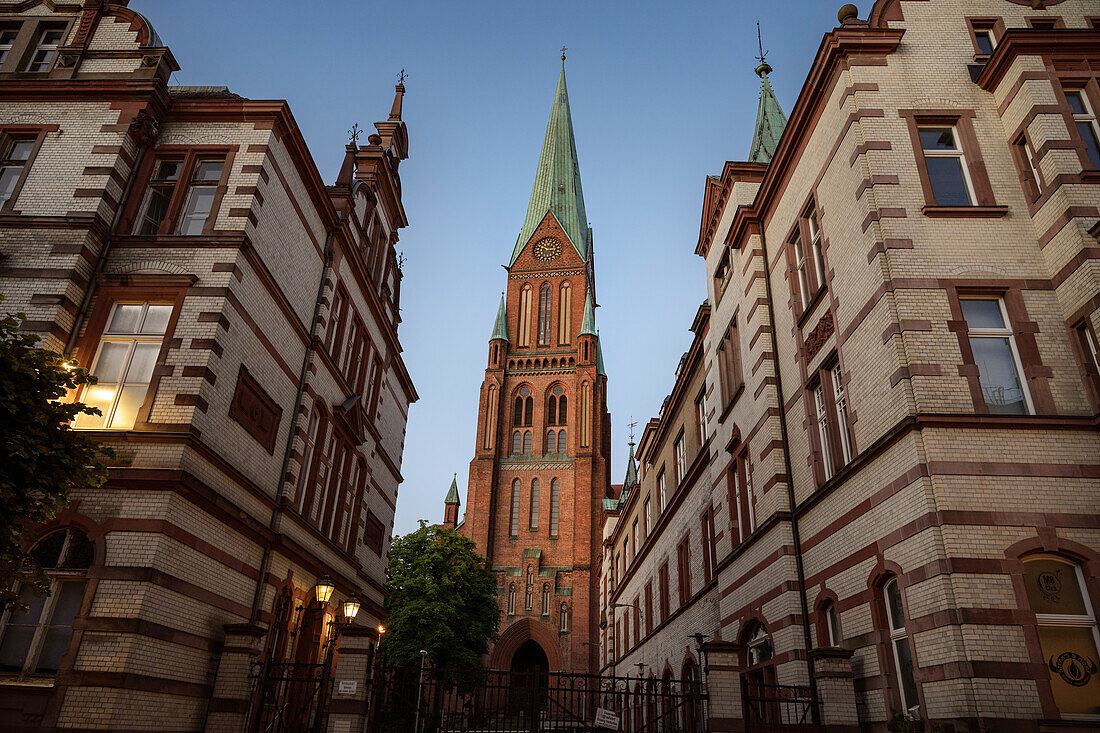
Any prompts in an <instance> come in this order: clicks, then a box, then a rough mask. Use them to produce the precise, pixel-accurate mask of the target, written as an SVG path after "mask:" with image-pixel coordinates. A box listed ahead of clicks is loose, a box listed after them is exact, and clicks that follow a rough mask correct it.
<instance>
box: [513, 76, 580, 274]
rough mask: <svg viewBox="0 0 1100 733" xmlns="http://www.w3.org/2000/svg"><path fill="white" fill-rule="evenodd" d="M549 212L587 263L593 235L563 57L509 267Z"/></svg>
mask: <svg viewBox="0 0 1100 733" xmlns="http://www.w3.org/2000/svg"><path fill="white" fill-rule="evenodd" d="M547 211H549V212H551V213H553V214H554V218H555V219H557V221H558V224H559V225H560V226H561V228H562V229H563V230H564V231H565V235H566V236H567V237H569V243H570V244H572V245H573V248H574V249H576V250H577V254H579V255H580V256H581V259H582V260H587V259H588V240H589V236H590V235H589V230H588V219H587V217H586V216H585V213H584V196H583V194H582V193H581V169H580V164H579V163H578V162H577V144H576V142H575V141H574V139H573V119H572V116H571V115H570V114H569V93H568V91H566V88H565V59H564V58H562V62H561V73H560V74H559V75H558V86H557V89H555V90H554V102H553V104H551V105H550V119H549V121H547V123H546V138H545V139H544V140H543V142H542V153H541V154H540V155H539V167H538V170H537V171H536V173H535V185H534V186H532V187H531V201H530V203H529V204H528V205H527V218H526V219H524V221H523V228H522V229H520V232H519V237H518V239H517V240H516V248H515V250H513V251H512V259H511V260H509V262H508V266H509V267H511V266H512V265H513V264H514V263H515V261H516V258H517V257H519V253H520V252H521V251H523V247H524V245H526V244H527V242H528V241H529V240H530V239H531V236H532V235H533V234H534V233H535V229H536V228H537V227H538V225H539V224H540V223H542V220H543V219H544V218H545V217H546V212H547Z"/></svg>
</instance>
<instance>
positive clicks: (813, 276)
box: [787, 198, 825, 315]
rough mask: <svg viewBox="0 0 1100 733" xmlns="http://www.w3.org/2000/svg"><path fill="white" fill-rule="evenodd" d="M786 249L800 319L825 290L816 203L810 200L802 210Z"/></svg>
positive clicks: (822, 249)
mask: <svg viewBox="0 0 1100 733" xmlns="http://www.w3.org/2000/svg"><path fill="white" fill-rule="evenodd" d="M787 246H788V247H790V255H789V258H790V259H789V261H790V262H791V263H792V265H793V267H794V270H795V277H796V279H797V288H798V295H797V303H798V306H799V308H798V309H797V310H798V314H799V315H801V314H802V313H804V312H805V311H806V309H807V308H809V307H810V304H811V302H812V301H813V300H814V298H815V297H816V296H817V294H818V293H819V292H821V290H822V288H824V287H825V245H824V241H823V239H822V233H821V226H820V224H819V222H818V219H817V203H816V202H815V201H814V199H813V198H811V199H810V201H809V203H807V204H806V208H804V209H803V210H802V214H801V215H800V216H799V218H798V221H797V222H796V223H795V228H794V231H793V232H792V233H791V234H790V238H789V239H788V245H787Z"/></svg>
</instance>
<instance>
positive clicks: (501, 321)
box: [489, 293, 508, 341]
mask: <svg viewBox="0 0 1100 733" xmlns="http://www.w3.org/2000/svg"><path fill="white" fill-rule="evenodd" d="M497 339H504V340H505V341H507V340H508V316H507V313H506V312H505V309H504V293H501V294H500V308H498V309H497V322H496V323H494V324H493V335H492V336H490V337H489V340H490V341H496V340H497Z"/></svg>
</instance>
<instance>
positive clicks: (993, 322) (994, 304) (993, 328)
mask: <svg viewBox="0 0 1100 733" xmlns="http://www.w3.org/2000/svg"><path fill="white" fill-rule="evenodd" d="M960 305H961V306H962V312H963V318H964V319H965V320H966V327H967V336H968V337H969V339H970V349H971V351H972V352H973V354H974V364H976V365H977V367H978V381H979V383H980V384H981V388H982V396H983V397H984V398H985V404H986V406H987V407H988V408H989V411H990V412H991V413H993V414H997V415H1028V414H1031V413H1032V412H1034V410H1033V408H1032V405H1031V396H1030V395H1029V394H1028V392H1027V387H1026V385H1025V383H1024V380H1023V378H1022V375H1023V368H1022V366H1021V364H1020V355H1019V353H1018V352H1017V350H1016V341H1015V339H1014V338H1013V335H1012V328H1011V327H1010V326H1009V325H1008V313H1007V311H1006V310H1005V306H1004V300H1002V299H1001V298H967V299H963V300H961V301H960Z"/></svg>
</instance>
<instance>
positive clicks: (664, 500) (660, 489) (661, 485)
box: [657, 466, 668, 516]
mask: <svg viewBox="0 0 1100 733" xmlns="http://www.w3.org/2000/svg"><path fill="white" fill-rule="evenodd" d="M665 491H666V479H665V468H664V466H661V470H660V471H658V472H657V497H658V503H657V511H658V516H660V513H661V512H664V510H665V506H666V505H667V504H668V497H667V496H665Z"/></svg>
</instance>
